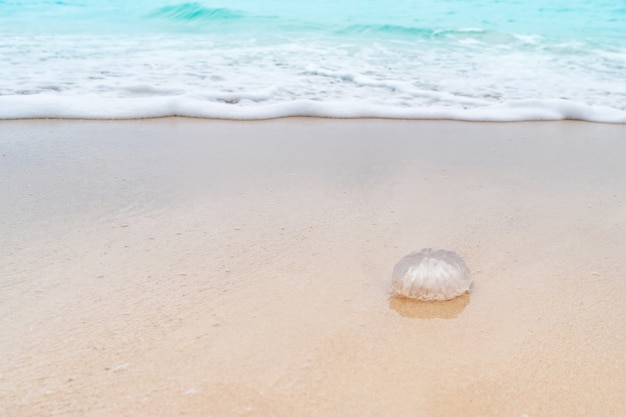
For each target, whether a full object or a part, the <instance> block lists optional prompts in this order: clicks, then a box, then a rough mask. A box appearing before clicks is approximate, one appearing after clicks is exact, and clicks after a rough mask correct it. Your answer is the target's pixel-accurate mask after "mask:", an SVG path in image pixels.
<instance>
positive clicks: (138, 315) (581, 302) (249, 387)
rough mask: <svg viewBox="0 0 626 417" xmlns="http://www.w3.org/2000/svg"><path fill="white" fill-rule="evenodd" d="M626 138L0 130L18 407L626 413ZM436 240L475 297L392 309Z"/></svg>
mask: <svg viewBox="0 0 626 417" xmlns="http://www.w3.org/2000/svg"><path fill="white" fill-rule="evenodd" d="M625 155H626V126H625V125H607V124H590V123H576V122H562V123H511V124H482V123H457V122H425V121H384V120H319V119H283V120H274V121H264V122H228V121H208V120H190V119H161V120H150V121H128V122H122V121H115V122H106V121H90V122H86V121H4V122H1V123H0V230H1V232H2V233H1V234H0V416H2V417H5V416H7V417H9V416H10V417H17V416H49V415H59V416H115V417H118V416H177V415H187V416H239V415H242V416H248V415H249V416H289V417H292V416H298V417H300V416H418V417H419V416H499V417H500V416H515V417H521V416H524V415H527V416H528V417H535V416H624V415H626V388H625V387H626V163H624V158H625ZM423 247H435V248H446V249H450V250H454V251H456V252H458V253H459V254H461V255H462V256H463V257H464V259H465V260H466V262H467V264H468V265H469V267H470V269H471V270H472V274H473V277H474V283H475V284H474V288H473V292H472V293H471V294H469V295H465V296H463V297H461V298H458V299H456V300H454V301H452V302H440V303H416V302H411V301H407V300H401V299H393V298H390V297H389V288H390V285H389V283H390V276H391V269H392V267H393V265H394V263H395V262H396V261H397V260H398V259H400V258H401V257H402V256H403V255H405V254H407V253H409V252H411V251H413V250H418V249H421V248H423Z"/></svg>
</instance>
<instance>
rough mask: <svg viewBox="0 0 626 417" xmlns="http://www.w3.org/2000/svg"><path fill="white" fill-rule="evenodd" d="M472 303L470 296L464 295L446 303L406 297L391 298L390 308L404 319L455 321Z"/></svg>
mask: <svg viewBox="0 0 626 417" xmlns="http://www.w3.org/2000/svg"><path fill="white" fill-rule="evenodd" d="M469 303H470V295H469V294H463V295H461V296H459V297H456V298H453V299H452V300H446V301H419V300H414V299H411V298H406V297H397V296H392V297H389V308H390V309H392V310H395V311H396V313H398V314H399V315H401V316H402V317H409V318H420V319H454V318H456V317H457V316H458V315H459V314H461V313H462V312H463V310H464V309H465V307H467V305H468V304H469Z"/></svg>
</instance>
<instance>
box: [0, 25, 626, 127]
mask: <svg viewBox="0 0 626 417" xmlns="http://www.w3.org/2000/svg"><path fill="white" fill-rule="evenodd" d="M218 41H219V42H218ZM537 42H538V44H537V45H536V46H532V47H530V46H529V47H528V48H529V49H528V48H522V49H515V48H513V47H507V48H504V47H502V46H501V45H494V46H481V47H480V48H478V47H473V46H472V47H467V46H459V45H458V44H457V43H455V42H446V43H438V42H435V43H429V42H423V41H419V42H417V43H413V44H407V43H395V42H387V43H385V42H374V43H371V42H361V41H358V40H349V39H343V38H342V41H341V42H340V43H338V42H337V39H331V40H328V39H318V38H315V39H312V38H306V39H299V40H298V39H289V40H285V39H280V40H277V41H272V42H260V41H257V40H255V39H249V40H242V39H239V38H237V39H232V38H230V37H224V38H214V39H206V38H205V37H202V36H191V35H180V36H160V35H158V36H147V35H146V36H139V35H135V36H123V35H120V36H110V37H91V36H81V37H76V36H69V35H68V36H13V37H7V38H2V39H0V51H2V52H3V58H5V59H4V60H0V74H2V75H3V77H2V80H0V119H16V118H38V117H46V118H88V119H129V118H147V117H164V116H191V117H206V118H226V119H267V118H277V117H289V116H322V117H384V118H406V119H456V120H478V121H517V120H563V119H575V120H588V121H594V122H610V123H625V122H626V107H625V104H624V103H626V84H624V83H623V68H624V67H626V49H624V48H623V47H618V46H612V47H610V48H609V47H607V48H605V49H603V50H599V49H594V48H590V47H586V49H584V50H580V51H575V52H572V51H569V52H567V53H563V51H556V52H555V51H554V50H553V49H554V48H552V49H549V48H546V47H545V45H543V44H542V43H541V42H543V41H541V39H539V40H537ZM564 69H567V71H565V70H564Z"/></svg>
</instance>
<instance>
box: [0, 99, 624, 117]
mask: <svg viewBox="0 0 626 417" xmlns="http://www.w3.org/2000/svg"><path fill="white" fill-rule="evenodd" d="M238 97H243V96H238ZM168 116H185V117H199V118H214V119H234V120H259V119H273V118H281V117H295V116H303V117H330V118H365V117H371V118H389V119H435V120H436V119H448V120H465V121H493V122H513V121H530V120H546V121H547V120H583V121H590V122H601V123H626V111H624V110H619V109H614V108H610V107H602V106H590V105H587V104H584V103H577V102H573V101H568V100H557V99H549V100H516V101H510V102H507V103H503V104H497V105H488V106H483V107H476V108H468V109H459V108H450V107H445V106H429V107H420V108H406V107H392V106H388V105H377V104H373V103H365V102H362V101H349V100H346V101H327V102H320V101H315V100H294V101H290V102H282V103H271V104H261V105H236V104H229V102H228V101H223V102H219V101H207V100H203V99H200V98H198V97H192V96H189V95H184V96H161V97H140V98H125V99H120V98H102V97H98V96H84V97H59V96H57V95H52V94H47V95H44V94H40V95H37V96H4V97H0V118H2V119H29V118H67V119H137V118H154V117H168Z"/></svg>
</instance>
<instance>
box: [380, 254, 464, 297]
mask: <svg viewBox="0 0 626 417" xmlns="http://www.w3.org/2000/svg"><path fill="white" fill-rule="evenodd" d="M391 283H392V286H393V294H394V295H399V296H404V297H408V298H415V299H418V300H422V301H433V300H450V299H452V298H455V297H458V296H459V295H462V294H465V293H466V292H469V291H470V286H471V284H472V277H471V276H470V272H469V269H468V268H467V265H465V262H464V261H463V259H461V257H460V256H459V255H457V254H456V253H454V252H451V251H448V250H443V249H439V250H433V249H430V248H427V249H422V250H421V251H419V252H412V253H410V254H408V255H406V256H405V257H403V258H402V259H400V261H399V262H398V263H397V264H396V266H394V268H393V274H392V276H391Z"/></svg>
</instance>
